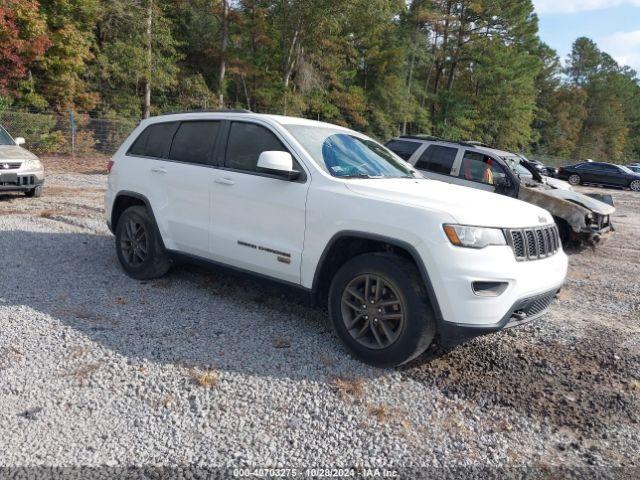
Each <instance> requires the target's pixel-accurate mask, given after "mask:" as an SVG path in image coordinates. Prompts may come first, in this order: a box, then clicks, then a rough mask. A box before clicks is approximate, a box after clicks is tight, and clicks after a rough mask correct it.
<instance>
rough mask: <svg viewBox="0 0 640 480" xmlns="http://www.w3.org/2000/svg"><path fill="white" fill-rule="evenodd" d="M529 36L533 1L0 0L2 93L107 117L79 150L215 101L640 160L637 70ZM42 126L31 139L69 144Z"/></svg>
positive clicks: (381, 133) (37, 105) (590, 46)
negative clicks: (105, 127)
mask: <svg viewBox="0 0 640 480" xmlns="http://www.w3.org/2000/svg"><path fill="white" fill-rule="evenodd" d="M225 5H226V6H227V7H228V9H227V8H225ZM537 31H538V21H537V16H536V15H535V13H534V10H533V4H532V2H531V1H530V0H410V1H405V0H351V1H344V0H277V1H274V0H226V1H225V0H40V1H37V0H5V3H4V4H3V6H0V72H7V73H6V74H5V75H4V76H2V75H0V93H3V94H4V95H5V96H6V98H8V99H9V100H8V101H6V102H5V104H11V106H12V108H22V109H31V110H33V109H36V110H41V111H44V110H47V109H53V110H56V111H57V112H59V113H63V114H64V116H66V115H67V110H73V111H75V112H79V113H89V112H90V113H92V114H93V115H94V116H95V114H100V115H102V116H104V117H107V118H112V119H117V120H118V122H117V126H116V127H114V128H112V129H110V130H109V132H108V133H104V132H101V133H100V134H99V135H97V132H98V131H99V128H100V127H99V125H97V124H96V123H95V122H87V123H86V125H84V126H80V127H79V128H80V131H83V132H84V131H86V132H93V133H92V134H91V135H90V134H89V133H87V134H86V135H85V137H86V138H83V140H82V141H83V146H82V148H85V147H86V148H85V149H86V150H87V152H89V153H91V152H92V151H93V150H101V149H104V148H107V147H106V145H112V144H115V143H117V141H119V139H120V138H121V137H124V136H125V135H126V133H127V132H128V131H129V130H130V129H131V128H132V127H133V126H135V122H136V120H126V119H135V118H139V117H140V116H141V115H142V114H143V112H144V111H145V108H146V107H145V105H146V103H145V102H146V100H145V94H146V93H149V94H150V111H151V113H161V112H166V111H171V110H186V109H203V108H216V107H217V106H218V104H219V102H220V101H222V103H223V104H224V105H225V106H227V107H240V108H249V109H251V110H253V111H256V112H264V113H277V114H289V115H299V116H305V117H309V118H313V119H320V120H324V121H328V122H333V123H337V124H341V125H347V126H350V127H352V128H355V129H358V130H361V131H364V132H367V133H369V134H372V135H374V136H376V137H378V138H380V139H386V138H388V137H390V136H392V135H396V134H398V133H432V134H436V135H440V136H443V137H447V138H452V139H462V140H469V139H473V140H481V141H483V142H486V143H490V144H494V145H497V146H499V147H502V148H505V149H512V150H528V151H531V150H533V151H536V152H538V153H540V154H543V155H550V156H554V155H562V156H567V157H568V156H571V157H573V158H575V159H581V158H585V157H593V158H598V159H603V160H612V161H625V160H627V159H631V158H639V157H640V86H639V83H638V77H637V75H636V73H635V72H633V71H632V70H630V69H629V68H627V67H621V66H619V65H618V64H617V63H616V62H615V61H614V60H613V59H612V58H611V57H610V56H609V55H607V54H606V53H604V52H601V51H600V50H599V49H598V47H597V46H596V44H595V43H594V42H593V41H591V40H589V39H587V38H579V39H577V40H576V42H575V44H574V46H573V49H572V52H571V54H570V55H569V57H568V58H567V59H566V62H564V66H563V65H562V62H560V59H559V58H558V56H557V55H556V53H555V52H554V51H553V50H552V49H550V48H549V47H548V46H546V45H544V44H543V43H541V41H540V39H539V37H538V34H537ZM16 55H17V56H16ZM0 104H1V102H0ZM1 109H2V106H0V110H1ZM78 119H79V122H82V121H84V120H82V117H78ZM123 119H124V120H123ZM48 128H54V127H47V126H46V125H44V124H43V125H41V126H40V127H38V128H36V130H37V132H33V134H32V135H34V136H35V137H36V138H34V139H33V141H35V142H41V143H43V144H46V143H50V144H51V145H54V144H56V142H58V143H59V146H58V147H56V148H66V146H64V145H63V139H62V138H57V137H56V136H55V135H53V134H52V131H53V130H48ZM54 130H55V128H54ZM98 138H99V140H100V141H99V143H93V142H94V140H93V139H98ZM52 148H53V147H52Z"/></svg>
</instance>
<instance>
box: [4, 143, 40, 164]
mask: <svg viewBox="0 0 640 480" xmlns="http://www.w3.org/2000/svg"><path fill="white" fill-rule="evenodd" d="M37 158H38V157H36V156H35V155H34V154H33V153H31V152H30V151H29V150H27V149H25V148H22V147H19V146H17V145H0V161H4V160H33V159H37Z"/></svg>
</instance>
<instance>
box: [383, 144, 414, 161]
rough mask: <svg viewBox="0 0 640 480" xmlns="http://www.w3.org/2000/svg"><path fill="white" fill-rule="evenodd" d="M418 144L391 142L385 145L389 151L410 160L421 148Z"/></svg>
mask: <svg viewBox="0 0 640 480" xmlns="http://www.w3.org/2000/svg"><path fill="white" fill-rule="evenodd" d="M420 145H421V144H420V143H418V142H408V141H405V140H390V141H388V142H387V144H386V145H385V146H386V147H387V148H388V149H389V150H391V151H392V152H393V153H395V154H396V155H398V156H399V157H400V158H402V159H403V160H407V161H408V160H409V159H410V158H411V155H413V154H414V153H415V152H416V150H418V148H419V147H420Z"/></svg>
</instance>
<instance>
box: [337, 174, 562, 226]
mask: <svg viewBox="0 0 640 480" xmlns="http://www.w3.org/2000/svg"><path fill="white" fill-rule="evenodd" d="M345 185H346V187H347V188H348V189H349V190H351V191H352V192H354V193H357V194H359V195H362V196H366V197H369V198H376V199H380V200H384V201H388V202H392V203H397V204H402V205H408V206H413V207H417V208H420V209H423V210H430V211H438V212H442V213H445V214H448V215H449V216H451V217H453V219H454V220H455V221H456V222H458V223H460V224H464V225H477V226H483V227H498V228H524V227H532V226H536V225H541V224H548V223H552V222H553V219H552V217H551V215H550V214H549V212H547V211H545V210H543V209H542V208H539V207H537V206H535V205H531V204H528V203H524V202H521V201H519V200H516V199H513V198H510V197H505V196H503V195H496V194H495V193H491V192H485V191H482V190H476V189H473V188H468V187H463V186H459V185H452V184H449V183H444V182H439V181H436V180H429V179H402V178H399V179H368V180H349V181H348V182H347V183H346V184H345Z"/></svg>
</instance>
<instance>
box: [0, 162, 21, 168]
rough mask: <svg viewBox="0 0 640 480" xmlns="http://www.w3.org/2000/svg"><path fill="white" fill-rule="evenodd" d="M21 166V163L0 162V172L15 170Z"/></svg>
mask: <svg viewBox="0 0 640 480" xmlns="http://www.w3.org/2000/svg"><path fill="white" fill-rule="evenodd" d="M20 165H22V163H21V162H1V161H0V170H17V169H18V168H20Z"/></svg>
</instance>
